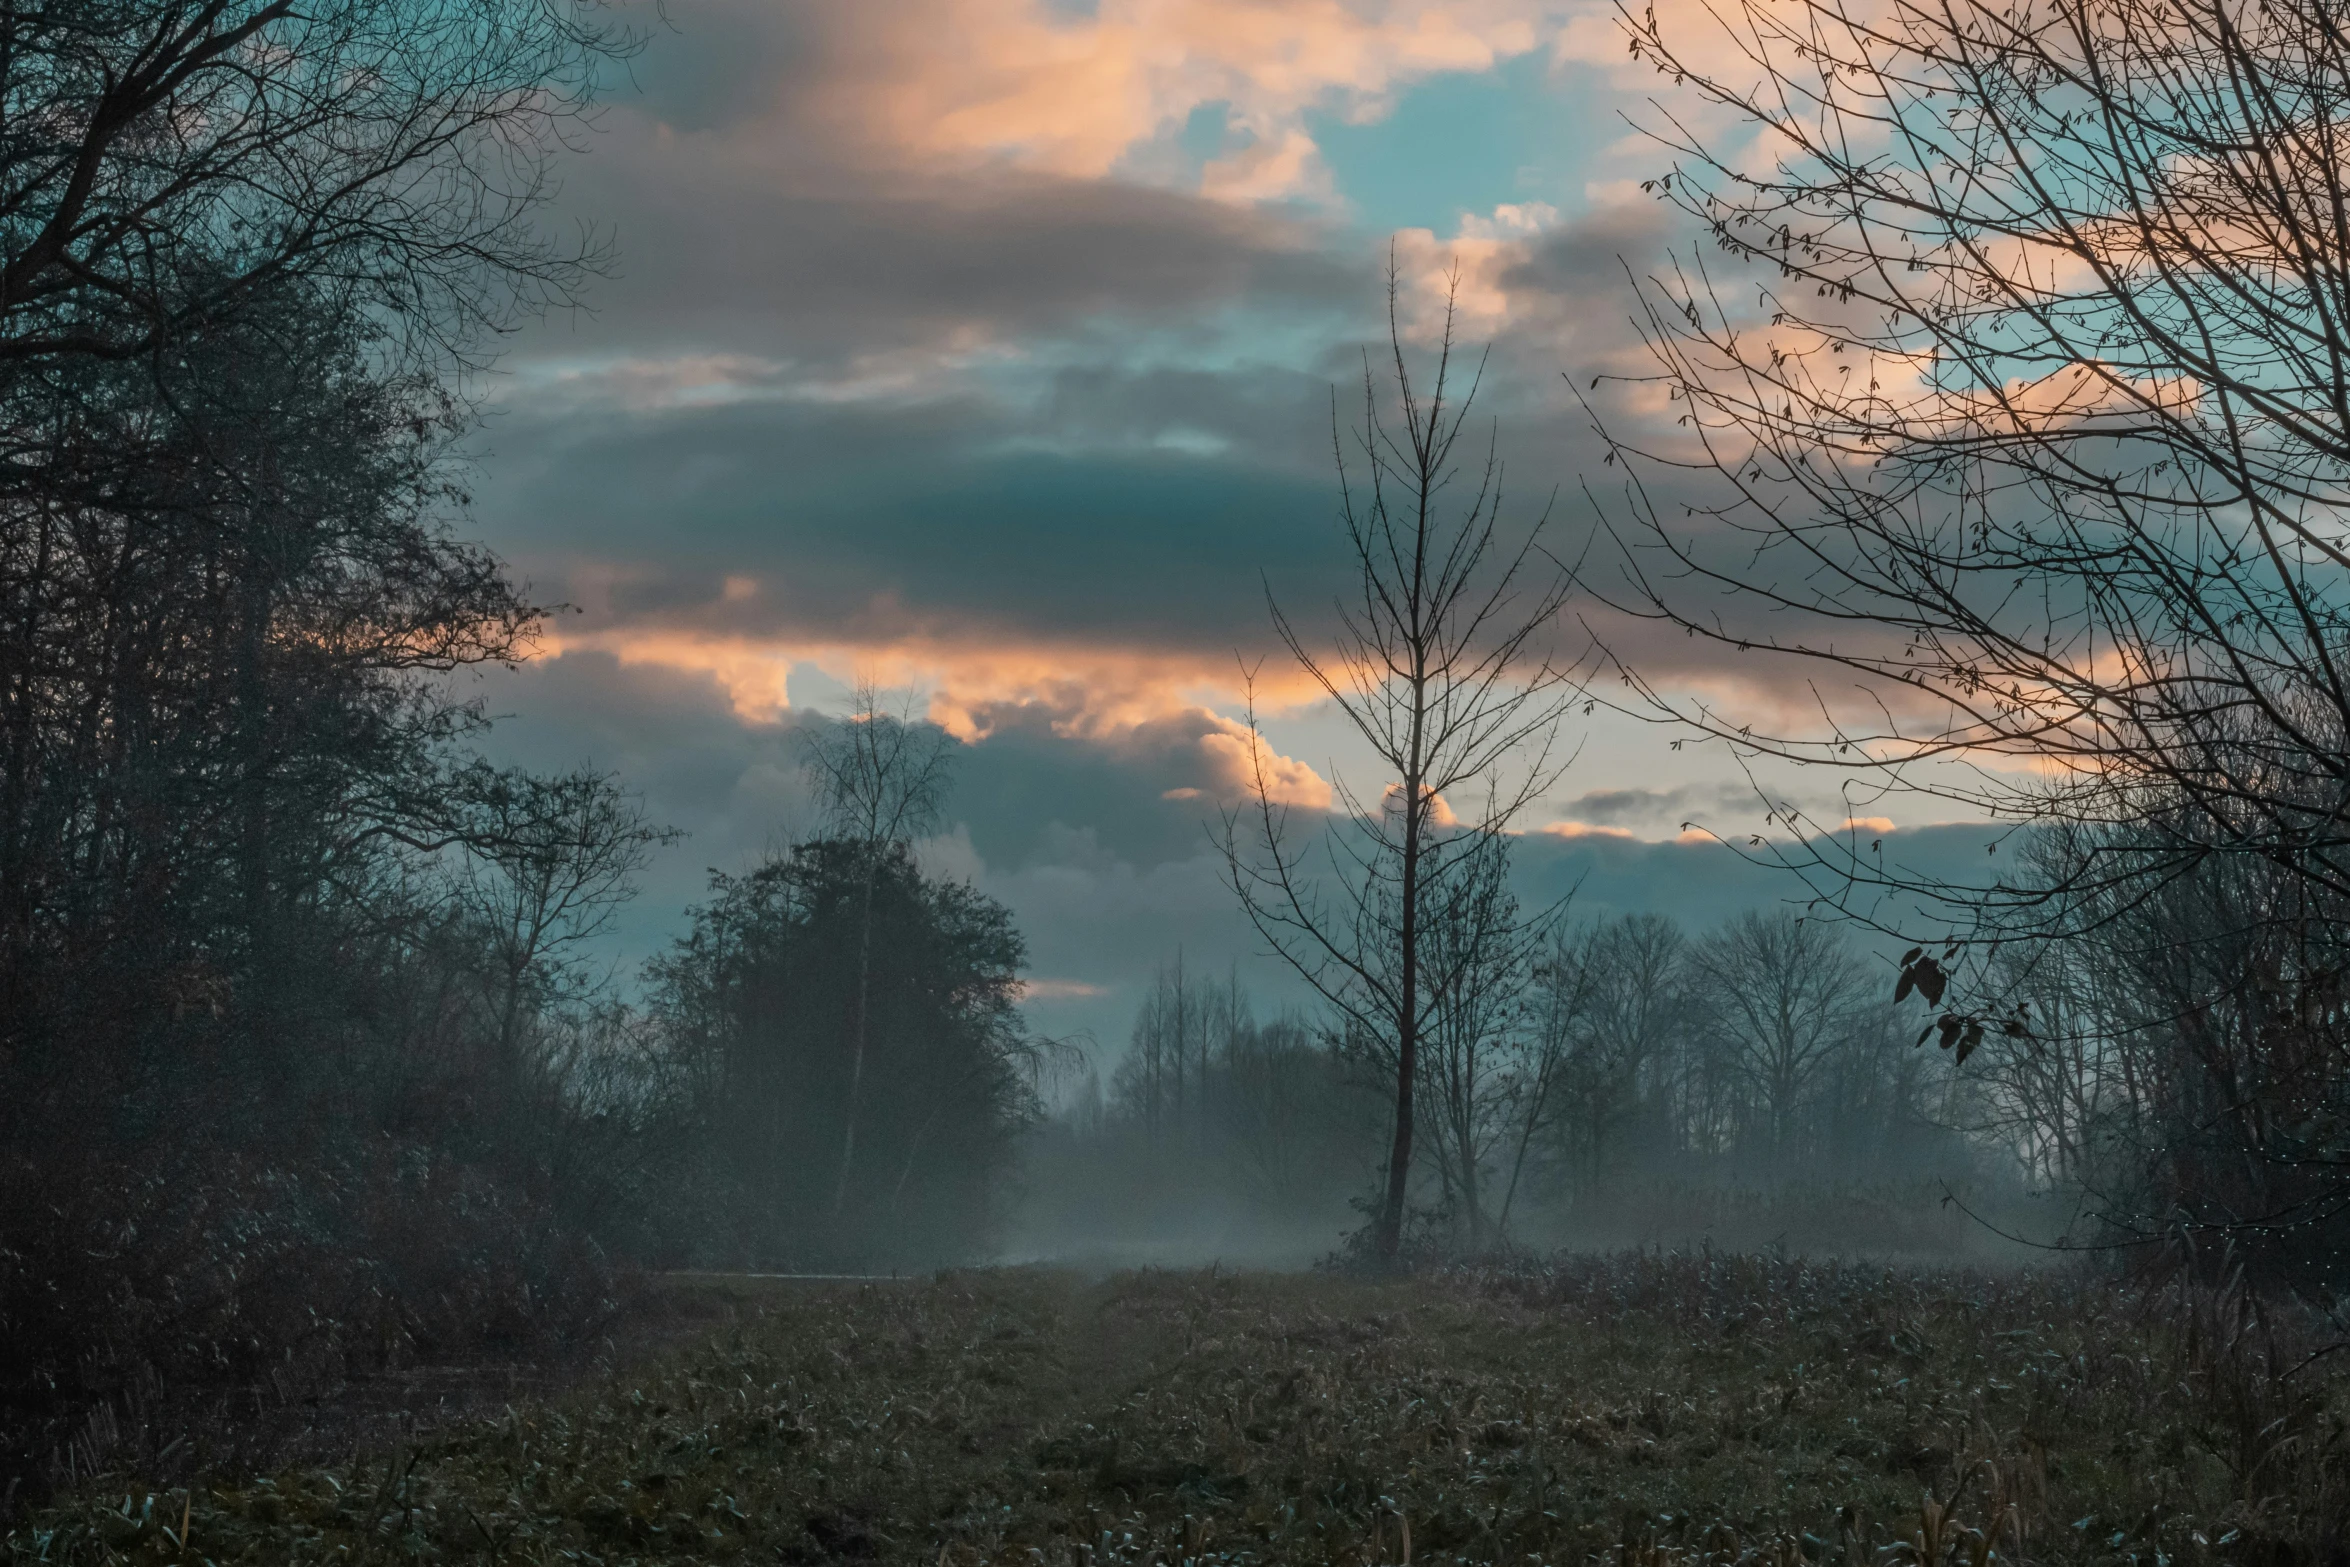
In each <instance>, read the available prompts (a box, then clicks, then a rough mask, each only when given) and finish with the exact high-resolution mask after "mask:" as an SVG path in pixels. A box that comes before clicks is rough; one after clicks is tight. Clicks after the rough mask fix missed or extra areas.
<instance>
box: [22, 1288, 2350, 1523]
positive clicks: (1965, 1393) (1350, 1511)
mask: <svg viewBox="0 0 2350 1567" xmlns="http://www.w3.org/2000/svg"><path fill="white" fill-rule="evenodd" d="M677 1287H680V1288H690V1289H693V1290H697V1291H700V1292H702V1293H703V1294H704V1296H705V1297H707V1301H706V1303H707V1304H709V1305H712V1306H720V1307H723V1309H724V1311H725V1312H726V1313H727V1315H728V1318H729V1319H730V1320H727V1321H724V1322H722V1323H721V1324H719V1325H718V1326H717V1327H716V1330H715V1331H713V1332H711V1333H709V1334H708V1335H706V1336H704V1337H702V1338H700V1339H699V1340H698V1341H696V1342H693V1343H691V1344H689V1345H686V1346H684V1347H681V1348H677V1349H674V1350H672V1351H671V1352H669V1353H667V1354H666V1355H664V1356H660V1357H657V1358H655V1359H653V1360H652V1361H650V1362H647V1363H643V1364H639V1365H635V1366H631V1367H627V1368H625V1369H619V1370H613V1371H610V1372H608V1373H607V1374H606V1375H604V1376H602V1377H601V1378H599V1379H596V1381H595V1382H594V1384H593V1385H591V1386H584V1387H582V1388H580V1389H578V1390H577V1391H576V1392H574V1393H573V1394H571V1395H570V1396H566V1397H556V1398H551V1399H543V1400H542V1399H527V1400H518V1401H516V1402H515V1403H513V1404H512V1405H511V1406H510V1407H508V1408H505V1409H502V1410H499V1411H498V1412H496V1413H495V1414H494V1415H491V1416H489V1417H486V1418H481V1419H476V1420H472V1421H468V1422H464V1423H460V1424H458V1425H455V1426H452V1427H449V1428H446V1429H443V1430H440V1431H438V1432H435V1433H431V1434H428V1435H423V1436H420V1437H418V1438H417V1439H415V1440H414V1441H412V1442H409V1443H404V1444H396V1445H384V1446H379V1447H375V1448H373V1449H371V1450H368V1451H363V1452H359V1453H355V1454H353V1455H351V1456H350V1457H348V1458H347V1459H345V1460H343V1461H340V1462H335V1463H329V1464H323V1465H319V1466H315V1467H297V1468H289V1469H285V1470H282V1471H280V1472H277V1473H274V1474H258V1475H256V1474H238V1473H214V1474H206V1475H200V1476H197V1477H194V1478H193V1479H192V1480H191V1481H190V1482H189V1483H188V1484H187V1485H185V1486H183V1487H180V1488H177V1489H172V1490H165V1491H157V1492H153V1493H147V1492H134V1493H132V1494H130V1495H128V1496H127V1497H126V1496H125V1495H124V1494H123V1492H122V1491H121V1489H120V1488H113V1489H106V1488H99V1489H95V1490H90V1491H85V1492H84V1493H82V1494H81V1495H80V1496H78V1497H76V1498H75V1499H74V1500H73V1501H72V1502H70V1503H69V1504H66V1505H64V1506H61V1507H57V1508H54V1509H51V1510H48V1511H44V1512H41V1513H38V1514H35V1515H32V1516H30V1517H27V1518H25V1519H23V1520H22V1521H21V1522H20V1523H19V1524H18V1525H17V1527H16V1528H15V1530H14V1532H13V1533H11V1534H10V1535H9V1536H8V1538H7V1541H6V1544H5V1546H4V1547H0V1561H5V1562H7V1563H9V1564H11V1567H15V1564H19V1563H32V1562H43V1563H55V1564H58V1567H67V1564H96V1563H145V1564H156V1567H161V1564H165V1563H174V1562H188V1563H194V1562H201V1561H209V1562H220V1563H229V1562H267V1563H296V1562H328V1561H335V1562H386V1563H391V1562H442V1561H447V1562H455V1561H472V1562H485V1563H487V1562H531V1563H541V1562H545V1563H552V1562H579V1563H622V1562H652V1561H723V1560H736V1559H740V1560H746V1561H784V1562H794V1563H806V1564H813V1563H819V1562H832V1561H844V1562H847V1561H860V1562H863V1561H870V1562H876V1563H909V1564H920V1567H937V1564H941V1563H944V1564H948V1567H976V1564H978V1563H983V1562H1006V1563H1037V1562H1043V1563H1049V1564H1053V1567H1110V1564H1137V1567H1140V1564H1144V1563H1152V1564H1161V1567H1178V1564H1183V1563H1199V1564H1209V1563H1258V1562H1262V1563H1312V1564H1347V1567H1357V1564H1372V1563H1403V1562H1421V1563H1436V1562H1521V1561H1538V1562H1576V1563H1580V1562H1585V1561H1607V1562H1616V1563H1622V1564H1624V1567H1633V1564H1647V1567H1658V1564H1662V1563H1666V1562H1676V1563H1677V1562H1700V1561H1703V1562H1719V1563H1730V1562H1742V1561H1751V1562H1768V1563H1775V1564H1784V1567H1793V1564H1795V1563H1797V1562H1815V1563H1836V1564H1844V1563H1869V1562H1903V1563H1935V1564H1941V1563H1956V1562H1966V1563H1981V1562H1984V1561H1987V1560H1989V1559H1991V1558H1992V1556H1993V1555H1994V1554H1995V1555H1996V1556H1997V1557H1998V1558H2000V1559H2005V1560H2011V1561H2017V1560H2025V1561H2051V1562H2055V1561H2063V1562H2113V1563H2124V1562H2127V1563H2157V1562H2178V1563H2182V1564H2185V1563H2204V1562H2281V1561H2308V1560H2323V1559H2332V1558H2334V1557H2336V1555H2337V1554H2338V1552H2339V1551H2340V1549H2341V1548H2342V1545H2343V1543H2344V1536H2343V1534H2342V1532H2341V1531H2342V1527H2343V1522H2344V1518H2345V1511H2346V1509H2350V1474H2346V1473H2345V1455H2344V1453H2343V1451H2342V1444H2341V1440H2340V1436H2341V1431H2342V1427H2343V1419H2344V1416H2345V1413H2346V1411H2350V1402H2346V1400H2350V1379H2346V1378H2345V1376H2344V1374H2343V1373H2342V1372H2340V1371H2337V1370H2335V1369H2334V1367H2333V1364H2332V1363H2331V1362H2329V1361H2324V1360H2321V1361H2318V1362H2316V1363H2313V1364H2311V1365H2309V1366H2308V1367H2306V1368H2305V1369H2304V1370H2303V1371H2302V1372H2301V1373H2299V1374H2298V1375H2295V1376H2292V1377H2289V1378H2284V1379H2281V1380H2280V1379H2278V1378H2276V1377H2273V1376H2271V1375H2269V1374H2268V1373H2269V1371H2270V1369H2271V1367H2270V1364H2269V1362H2270V1360H2271V1358H2272V1357H2284V1356H2292V1355H2295V1354H2297V1353H2302V1352H2305V1351H2302V1350H2300V1348H2299V1346H2300V1344H2301V1342H2302V1339H2301V1337H2300V1334H2301V1331H2302V1330H2301V1328H2299V1327H2297V1326H2296V1325H2294V1324H2289V1323H2285V1322H2281V1321H2275V1320H2271V1319H2268V1318H2264V1317H2261V1316H2259V1315H2258V1314H2257V1313H2254V1312H2252V1311H2251V1310H2250V1308H2249V1307H2248V1306H2247V1305H2246V1303H2245V1300H2244V1298H2243V1297H2241V1296H2230V1295H2228V1294H2227V1293H2226V1292H2224V1291H2216V1292H2215V1291H2205V1292H2200V1293H2194V1294H2191V1295H2188V1296H2183V1297H2180V1298H2178V1299H2176V1300H2173V1301H2171V1302H2170V1303H2169V1304H2170V1307H2171V1309H2150V1306H2149V1302H2148V1300H2147V1299H2146V1297H2145V1296H2143V1295H2141V1294H2137V1293H2133V1292H2129V1291H2124V1290H2119V1289H2116V1288H2114V1287H2112V1286H2111V1285H2110V1284H2108V1283H2104V1282H2100V1281H2097V1280H2093V1279H2086V1278H2083V1277H2081V1276H2079V1275H2077V1274H2073V1273H2041V1274H2031V1273H2003V1274H1994V1273H1970V1272H1959V1271H1897V1270H1889V1269H1886V1268H1884V1267H1880V1266H1872V1265H1866V1264H1859V1263H1845V1262H1816V1261H1805V1260H1801V1259H1795V1258H1772V1257H1765V1256H1756V1255H1723V1254H1714V1253H1702V1252H1701V1253H1677V1254H1664V1253H1654V1252H1651V1253H1645V1254H1639V1253H1625V1254H1618V1255H1616V1256H1613V1257H1605V1258H1599V1257H1582V1258H1563V1259H1560V1260H1557V1261H1555V1262H1551V1263H1543V1264H1533V1263H1527V1264H1520V1265H1513V1266H1507V1267H1493V1268H1455V1269H1448V1270H1442V1271H1437V1272H1431V1273H1427V1274H1423V1275H1421V1276H1418V1277H1414V1278H1409V1279H1399V1280H1389V1281H1384V1282H1379V1281H1368V1280H1364V1279H1360V1278H1350V1277H1343V1276H1337V1275H1332V1274H1328V1273H1319V1274H1303V1275H1288V1276H1275V1275H1255V1274H1239V1275H1233V1274H1225V1273H1220V1272H1217V1271H1212V1270H1211V1271H1208V1272H1188V1273H1170V1272H1152V1271H1146V1272H1141V1273H1124V1274H1119V1275H1115V1276H1112V1277H1110V1278H1108V1279H1106V1280H1089V1279H1086V1278H1083V1277H1080V1276H1076V1275H1072V1274H1067V1273H1056V1272H1049V1271H1033V1270H1014V1271H998V1272H963V1273H946V1274H941V1275H938V1276H936V1277H934V1278H929V1279H923V1280H911V1281H904V1282H884V1283H872V1284H863V1285H858V1284H840V1285H821V1284H804V1283H793V1284H775V1283H770V1284H765V1285H761V1284H758V1283H756V1282H745V1281H736V1282H734V1283H731V1284H723V1285H720V1284H707V1283H705V1284H700V1285H691V1286H677Z"/></svg>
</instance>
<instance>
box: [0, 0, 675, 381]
mask: <svg viewBox="0 0 2350 1567" xmlns="http://www.w3.org/2000/svg"><path fill="white" fill-rule="evenodd" d="M632 48H633V44H632V42H631V41H630V40H629V39H628V38H627V37H626V36H625V35H624V34H623V33H621V32H620V31H619V30H618V29H616V28H615V27H614V26H613V25H612V24H611V22H610V21H609V20H607V19H604V18H599V17H598V16H597V15H596V14H595V11H594V10H593V8H591V7H588V6H585V5H575V4H572V3H570V0H548V3H542V0H454V3H450V4H436V5H430V6H413V5H406V4H403V3H401V0H324V3H321V4H299V5H297V4H295V3H294V0H67V3H63V4H58V5H42V6H19V7H13V8H10V9H9V10H8V11H7V12H6V13H5V14H4V15H0V366H10V367H26V366H33V365H38V364H41V363H54V362H56V361H58V360H59V359H61V358H70V357H74V356H90V355H95V356H98V357H101V358H109V359H123V358H137V357H139V356H141V355H145V354H149V353H152V352H154V351H156V350H157V349H158V348H159V347H160V346H161V345H163V344H164V343H167V342H170V341H172V340H174V339H176V338H177V337H179V336H180V335H182V333H183V332H184V331H185V330H186V329H187V328H188V327H189V326H190V325H192V324H201V325H203V326H204V327H205V329H206V330H216V329H217V327H218V323H219V322H220V321H222V320H224V319H228V318H233V317H236V316H238V315H240V314H242V313H243V311H244V310H245V308H246V307H247V305H248V304H249V303H250V302H251V301H252V300H253V299H254V298H255V297H257V296H262V295H266V294H267V293H269V292H270V291H272V290H275V289H278V288H280V287H282V286H283V284H284V283H285V282H286V281H287V280H288V279H289V278H303V279H308V280H311V281H313V282H314V283H316V284H317V285H319V286H320V287H322V288H323V289H325V290H326V291H328V292H330V293H332V294H334V295H335V296H336V297H337V298H338V299H339V300H341V301H343V302H347V303H348V304H350V305H351V306H352V307H353V308H356V309H359V310H362V311H365V312H367V313H369V314H371V315H372V316H373V317H374V318H375V319H376V320H377V321H378V322H379V323H380V324H382V325H383V326H384V327H386V328H387V329H388V330H390V331H392V332H395V333H398V334H400V335H401V336H402V337H403V338H404V339H405V343H406V346H408V347H411V348H429V349H431V350H433V351H435V352H437V353H443V354H447V353H455V354H458V355H459V356H463V355H465V354H466V353H468V352H469V351H470V349H471V348H472V346H473V345H474V344H475V343H476V341H477V339H478V335H479V333H480V332H481V331H482V329H484V328H491V329H495V328H497V327H499V326H501V325H503V324H504V323H505V321H506V319H507V318H508V313H509V311H510V309H511V308H512V307H513V306H515V305H517V304H520V305H523V306H525V307H528V306H532V305H543V304H547V303H560V302H567V301H569V300H570V299H572V298H573V297H574V289H575V286H576V284H577V283H578V281H579V279H580V272H581V268H582V264H583V263H592V262H593V261H594V259H595V254H596V253H595V251H594V248H593V247H589V248H587V249H584V250H582V249H576V248H575V249H569V250H567V249H565V248H564V247H562V246H560V245H555V244H551V243H549V242H548V241H547V240H546V239H545V238H544V237H543V236H541V235H539V234H537V233H535V232H534V231H533V230H532V227H531V223H530V218H531V213H532V209H534V208H535V207H537V206H538V205H539V204H540V201H541V199H542V198H543V197H544V195H545V194H546V193H547V190H548V187H549V176H548V155H549V153H550V152H552V151H553V150H554V149H555V147H556V145H557V144H558V142H559V140H560V138H561V137H562V135H563V134H564V132H565V130H566V128H567V127H569V126H571V125H575V124H577V123H579V121H580V117H581V115H582V114H583V113H584V111H585V110H586V107H587V105H588V102H589V99H590V97H591V96H592V92H593V88H594V86H595V81H596V76H597V74H598V72H599V71H600V70H601V69H603V68H604V67H605V65H606V63H607V62H608V61H609V60H610V59H612V58H613V57H615V56H620V55H625V54H627V53H628V52H629V51H630V50H631V49H632Z"/></svg>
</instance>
